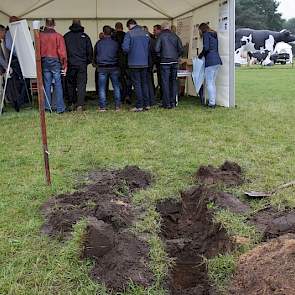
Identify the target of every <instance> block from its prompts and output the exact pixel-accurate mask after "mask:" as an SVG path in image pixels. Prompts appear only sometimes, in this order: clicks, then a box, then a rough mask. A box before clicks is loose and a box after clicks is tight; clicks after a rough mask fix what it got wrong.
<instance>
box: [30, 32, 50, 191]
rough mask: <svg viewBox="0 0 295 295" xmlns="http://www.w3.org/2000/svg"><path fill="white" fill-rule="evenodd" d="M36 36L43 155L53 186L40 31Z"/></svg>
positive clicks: (46, 172)
mask: <svg viewBox="0 0 295 295" xmlns="http://www.w3.org/2000/svg"><path fill="white" fill-rule="evenodd" d="M34 36H35V52H36V67H37V86H38V102H39V113H40V126H41V134H42V145H43V154H44V165H45V175H46V182H47V184H48V185H51V177H50V168H49V152H48V145H47V132H46V120H45V104H44V87H43V77H42V64H41V51H40V32H39V30H34Z"/></svg>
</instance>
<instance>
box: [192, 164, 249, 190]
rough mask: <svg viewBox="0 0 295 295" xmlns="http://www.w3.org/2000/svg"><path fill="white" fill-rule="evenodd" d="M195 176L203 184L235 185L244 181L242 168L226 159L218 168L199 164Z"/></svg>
mask: <svg viewBox="0 0 295 295" xmlns="http://www.w3.org/2000/svg"><path fill="white" fill-rule="evenodd" d="M195 177H196V180H197V181H198V182H200V183H201V184H205V185H218V184H223V185H225V186H237V185H241V184H243V183H244V179H243V176H242V168H241V167H240V166H239V165H238V164H236V163H233V162H229V161H226V162H225V163H224V164H223V165H221V166H220V167H219V168H215V167H213V166H211V165H209V166H201V167H200V168H199V170H198V171H197V173H196V176H195Z"/></svg>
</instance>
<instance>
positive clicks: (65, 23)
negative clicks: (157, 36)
mask: <svg viewBox="0 0 295 295" xmlns="http://www.w3.org/2000/svg"><path fill="white" fill-rule="evenodd" d="M127 20H128V19H105V20H103V19H100V20H95V19H93V20H89V19H81V23H82V26H83V27H85V33H86V34H87V35H89V37H90V38H91V41H92V45H93V47H94V45H95V44H96V42H97V40H98V34H99V33H100V32H102V28H103V26H104V25H110V26H112V27H114V26H115V23H116V22H118V21H120V22H122V23H123V25H124V27H125V26H126V22H127ZM31 21H32V20H31ZM31 21H29V23H30V26H31ZM163 21H164V19H155V20H154V19H153V20H151V19H150V20H148V19H137V22H138V23H139V24H140V25H146V26H147V27H148V28H149V29H150V31H151V32H152V31H153V26H154V25H156V24H161V23H162V22H163ZM71 24H72V21H71V20H70V19H57V20H56V30H57V32H59V33H61V34H63V35H64V34H65V33H66V32H68V31H69V27H70V25H71ZM125 30H126V27H125ZM110 86H111V85H110ZM87 90H88V91H94V90H95V69H94V67H93V66H92V65H89V66H88V83H87Z"/></svg>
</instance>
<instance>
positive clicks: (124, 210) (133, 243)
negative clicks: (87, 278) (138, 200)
mask: <svg viewBox="0 0 295 295" xmlns="http://www.w3.org/2000/svg"><path fill="white" fill-rule="evenodd" d="M90 180H91V181H92V182H93V183H91V184H89V185H86V186H84V187H83V188H81V190H79V191H76V192H74V193H71V194H62V195H59V196H57V197H55V198H52V199H51V200H49V201H48V202H47V203H46V204H44V205H43V207H42V212H43V214H44V217H45V224H44V226H43V227H42V231H43V232H44V233H46V234H48V235H51V236H56V237H60V238H65V237H69V236H70V235H69V234H70V233H71V231H72V229H73V225H75V224H76V223H77V222H78V221H79V220H81V219H82V218H86V219H87V220H88V223H87V224H88V226H87V229H86V235H85V241H84V247H83V253H82V258H92V259H94V261H95V264H94V268H93V270H92V271H91V274H92V277H93V278H94V279H96V280H98V281H99V282H101V283H104V284H105V285H106V287H107V288H108V289H110V290H112V291H122V290H124V289H125V288H126V287H127V286H128V284H129V283H130V282H131V281H132V282H134V283H135V284H139V285H142V286H145V287H146V286H149V285H150V284H151V283H152V282H153V275H152V273H151V271H150V270H149V268H148V262H149V259H148V257H149V247H148V245H147V243H146V242H145V241H143V240H142V239H140V238H139V237H136V236H135V235H134V234H132V233H131V232H130V231H129V230H128V229H129V227H130V226H131V225H132V223H133V221H134V219H135V218H136V216H137V214H138V210H136V209H135V208H133V207H132V205H131V202H130V197H131V195H132V193H133V192H134V191H136V190H138V189H144V188H146V187H147V186H148V185H149V184H150V183H151V181H152V177H151V175H150V174H149V173H147V172H145V171H142V170H140V169H139V168H138V167H134V166H128V167H126V168H124V169H123V170H118V171H95V172H93V173H91V174H90Z"/></svg>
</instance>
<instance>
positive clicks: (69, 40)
mask: <svg viewBox="0 0 295 295" xmlns="http://www.w3.org/2000/svg"><path fill="white" fill-rule="evenodd" d="M69 29H70V32H68V33H66V34H65V36H64V39H65V42H66V47H67V56H68V73H67V88H68V96H69V102H70V103H71V104H75V103H77V111H83V108H84V105H85V96H86V84H87V66H88V65H89V64H90V63H92V60H93V48H92V43H91V40H90V38H89V37H88V35H87V34H85V33H84V27H82V26H81V22H80V20H79V19H74V20H73V24H72V25H71V26H70V28H69Z"/></svg>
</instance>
